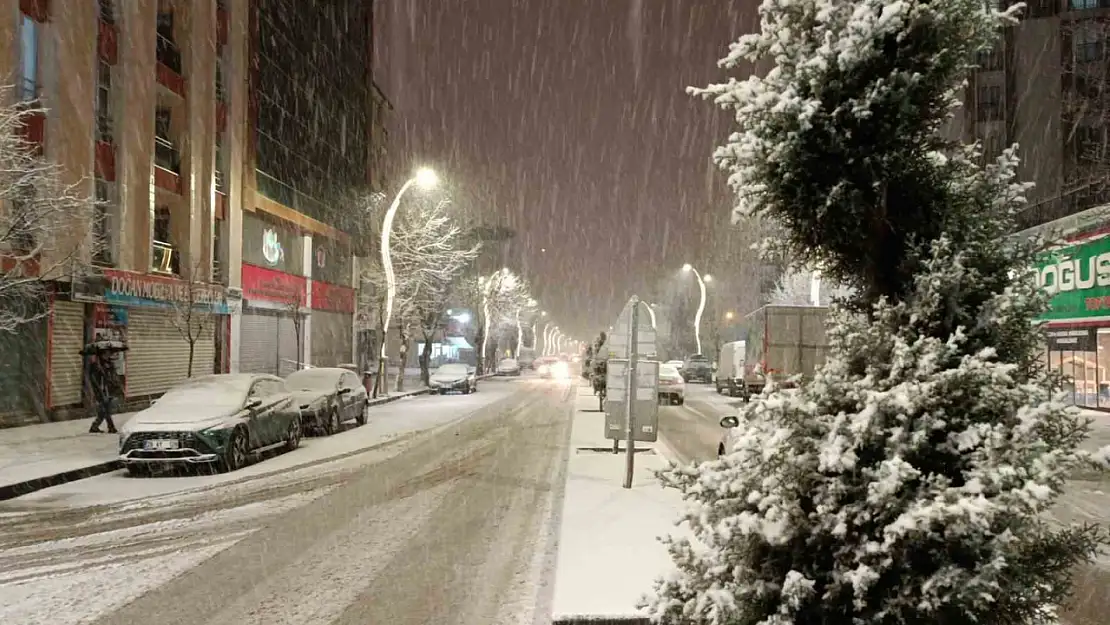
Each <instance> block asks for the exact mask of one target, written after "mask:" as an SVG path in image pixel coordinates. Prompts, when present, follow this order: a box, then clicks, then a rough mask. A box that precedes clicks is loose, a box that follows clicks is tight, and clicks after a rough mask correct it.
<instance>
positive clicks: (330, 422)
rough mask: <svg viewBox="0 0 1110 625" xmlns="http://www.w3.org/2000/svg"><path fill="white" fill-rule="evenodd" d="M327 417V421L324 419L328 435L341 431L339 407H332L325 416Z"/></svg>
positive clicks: (325, 430)
mask: <svg viewBox="0 0 1110 625" xmlns="http://www.w3.org/2000/svg"><path fill="white" fill-rule="evenodd" d="M325 419H327V420H326V421H324V433H325V434H327V435H328V436H331V435H332V434H335V433H336V432H338V431H339V409H338V408H332V409H331V410H329V411H328V415H327V416H326V417H325Z"/></svg>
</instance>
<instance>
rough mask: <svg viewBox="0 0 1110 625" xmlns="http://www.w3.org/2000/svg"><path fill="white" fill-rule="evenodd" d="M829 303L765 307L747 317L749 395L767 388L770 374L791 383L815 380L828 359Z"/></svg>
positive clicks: (787, 384)
mask: <svg viewBox="0 0 1110 625" xmlns="http://www.w3.org/2000/svg"><path fill="white" fill-rule="evenodd" d="M828 310H829V309H828V307H825V306H764V307H762V308H759V309H757V310H756V311H754V312H752V313H751V314H749V315H748V316H747V319H746V321H747V325H748V340H747V344H746V346H745V355H744V363H745V365H746V369H745V372H746V374H745V384H746V386H747V388H748V394H749V395H757V394H759V393H760V392H762V391H763V387H764V386H766V384H767V378H768V377H770V378H771V379H772V380H773V381H774V382H775V383H776V384H782V385H783V386H787V387H788V386H791V385H792V384H793V382H791V381H790V378H792V377H794V376H796V375H800V376H801V378H802V380H807V379H811V378H812V377H813V373H814V372H815V371H816V370H817V368H818V367H820V366H821V364H822V363H824V362H825V352H826V351H827V350H828V346H829V339H828V336H827V335H826V334H825V316H826V315H827V314H828Z"/></svg>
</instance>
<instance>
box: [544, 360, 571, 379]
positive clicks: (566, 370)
mask: <svg viewBox="0 0 1110 625" xmlns="http://www.w3.org/2000/svg"><path fill="white" fill-rule="evenodd" d="M540 377H544V378H551V379H555V380H567V379H569V378H570V365H568V364H567V363H565V362H563V361H561V360H556V361H555V362H553V363H551V364H550V365H543V367H542V370H541V371H540Z"/></svg>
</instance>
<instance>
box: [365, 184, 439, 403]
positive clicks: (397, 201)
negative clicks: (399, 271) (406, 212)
mask: <svg viewBox="0 0 1110 625" xmlns="http://www.w3.org/2000/svg"><path fill="white" fill-rule="evenodd" d="M438 183H439V178H438V177H437V176H436V173H435V172H434V171H432V170H430V169H421V170H419V171H417V172H416V175H415V176H413V177H412V178H409V179H408V180H407V181H405V184H403V185H401V189H400V190H399V191H397V195H395V196H394V197H393V202H392V203H391V204H390V205H389V210H387V211H386V212H385V219H384V220H383V221H382V238H381V248H382V249H381V252H382V269H383V270H384V271H385V309H384V310H383V311H382V321H383V323H382V333H383V335H382V346H381V353H380V354H379V355H378V356H379V357H378V380H379V381H378V384H377V386H378V387H379V388H383V389H384V388H385V385H384V383H383V380H382V378H383V377H384V376H385V359H386V343H387V342H386V335H388V334H389V322H390V320H391V317H392V316H393V300H394V299H395V298H396V297H397V276H396V275H394V273H393V258H392V256H390V250H389V237H390V235H391V234H392V230H393V218H394V217H395V216H396V215H397V209H398V208H399V207H400V206H401V197H402V196H404V195H405V191H408V190H409V188H410V187H412V186H413V185H418V186H420V187H421V188H423V189H431V188H434V187H435V186H436V184H438Z"/></svg>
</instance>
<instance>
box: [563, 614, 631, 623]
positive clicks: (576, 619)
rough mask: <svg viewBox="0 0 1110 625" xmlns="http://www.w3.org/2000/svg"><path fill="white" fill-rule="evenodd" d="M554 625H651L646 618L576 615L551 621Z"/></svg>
mask: <svg viewBox="0 0 1110 625" xmlns="http://www.w3.org/2000/svg"><path fill="white" fill-rule="evenodd" d="M551 623H552V625H651V619H650V618H648V617H646V616H590V615H588V614H575V615H570V616H560V617H558V618H556V619H554V620H552V621H551Z"/></svg>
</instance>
